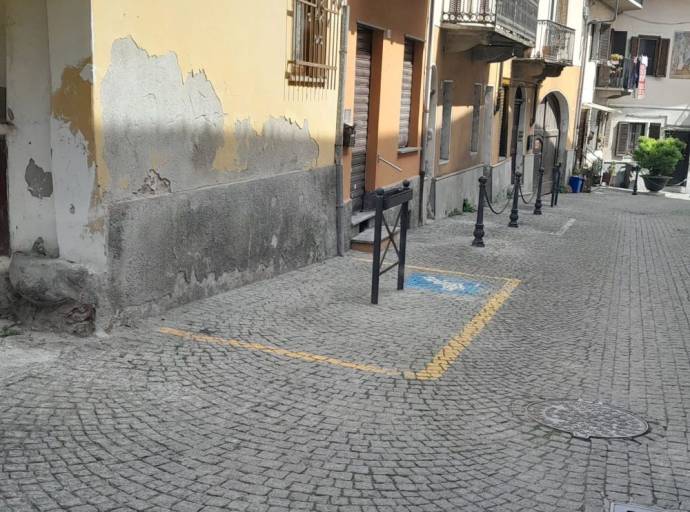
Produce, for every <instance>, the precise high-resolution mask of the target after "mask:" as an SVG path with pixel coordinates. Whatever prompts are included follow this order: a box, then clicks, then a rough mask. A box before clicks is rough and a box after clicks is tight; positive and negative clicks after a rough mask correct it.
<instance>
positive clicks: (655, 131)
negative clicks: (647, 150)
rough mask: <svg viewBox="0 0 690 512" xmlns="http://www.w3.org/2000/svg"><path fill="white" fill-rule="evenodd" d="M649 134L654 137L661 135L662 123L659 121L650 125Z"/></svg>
mask: <svg viewBox="0 0 690 512" xmlns="http://www.w3.org/2000/svg"><path fill="white" fill-rule="evenodd" d="M649 136H650V137H651V138H652V139H658V138H660V137H661V125H660V124H659V123H651V124H650V125H649Z"/></svg>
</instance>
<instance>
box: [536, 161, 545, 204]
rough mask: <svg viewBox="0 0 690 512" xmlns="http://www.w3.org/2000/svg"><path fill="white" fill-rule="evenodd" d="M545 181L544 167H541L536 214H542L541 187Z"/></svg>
mask: <svg viewBox="0 0 690 512" xmlns="http://www.w3.org/2000/svg"><path fill="white" fill-rule="evenodd" d="M543 183H544V168H543V167H540V168H539V184H538V185H537V199H536V201H534V215H541V207H542V202H541V188H542V185H543Z"/></svg>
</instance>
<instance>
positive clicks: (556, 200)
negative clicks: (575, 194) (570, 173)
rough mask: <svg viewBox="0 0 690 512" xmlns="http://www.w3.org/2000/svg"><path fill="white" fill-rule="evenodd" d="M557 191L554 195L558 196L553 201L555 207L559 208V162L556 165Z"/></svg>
mask: <svg viewBox="0 0 690 512" xmlns="http://www.w3.org/2000/svg"><path fill="white" fill-rule="evenodd" d="M555 186H556V189H555V190H554V195H555V196H556V197H555V198H554V201H553V205H554V206H558V195H559V194H560V193H561V163H560V162H558V164H557V165H556V185H555Z"/></svg>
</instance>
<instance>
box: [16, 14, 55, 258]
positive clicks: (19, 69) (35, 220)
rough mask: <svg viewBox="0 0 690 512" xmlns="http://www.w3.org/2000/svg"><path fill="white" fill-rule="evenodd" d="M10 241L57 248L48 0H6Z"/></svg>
mask: <svg viewBox="0 0 690 512" xmlns="http://www.w3.org/2000/svg"><path fill="white" fill-rule="evenodd" d="M6 9H7V16H6V20H7V107H8V118H9V121H10V122H12V123H13V124H14V130H13V131H12V132H11V133H10V135H9V136H8V137H7V146H8V167H7V177H8V197H9V217H10V238H11V240H10V244H11V247H12V250H13V251H18V250H30V249H31V247H32V246H33V244H34V242H35V241H36V239H37V238H39V237H41V238H42V239H43V242H44V244H45V248H46V252H47V253H48V254H51V255H57V254H58V241H57V230H56V223H55V198H54V194H53V189H54V184H51V183H49V182H50V181H52V179H53V169H52V162H51V154H50V148H51V135H50V83H51V81H50V65H49V41H48V13H47V9H46V2H45V0H6Z"/></svg>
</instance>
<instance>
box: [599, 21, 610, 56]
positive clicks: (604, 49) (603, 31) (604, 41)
mask: <svg viewBox="0 0 690 512" xmlns="http://www.w3.org/2000/svg"><path fill="white" fill-rule="evenodd" d="M597 49H598V54H597V59H598V60H609V57H611V25H607V24H605V23H602V24H601V25H599V45H598V47H597Z"/></svg>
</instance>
